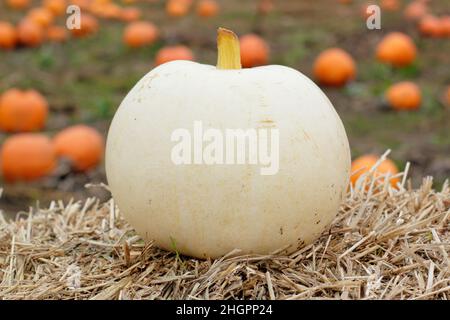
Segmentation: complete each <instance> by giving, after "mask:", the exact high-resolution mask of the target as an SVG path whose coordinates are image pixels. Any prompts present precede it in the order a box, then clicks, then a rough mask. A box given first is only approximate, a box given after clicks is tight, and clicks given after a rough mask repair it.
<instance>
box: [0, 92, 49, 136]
mask: <svg viewBox="0 0 450 320" xmlns="http://www.w3.org/2000/svg"><path fill="white" fill-rule="evenodd" d="M47 115H48V102H47V100H46V99H45V98H44V97H43V96H42V95H41V94H40V93H39V92H37V91H36V90H24V91H22V90H19V89H9V90H7V91H5V92H4V93H3V94H2V96H1V97H0V129H1V130H3V131H7V132H23V131H36V130H40V129H42V128H43V127H44V126H45V122H46V120H47Z"/></svg>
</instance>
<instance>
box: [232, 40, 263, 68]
mask: <svg viewBox="0 0 450 320" xmlns="http://www.w3.org/2000/svg"><path fill="white" fill-rule="evenodd" d="M239 41H240V44H241V63H242V66H243V67H244V68H252V67H256V66H262V65H265V64H267V63H268V62H269V56H270V49H269V46H268V45H267V43H266V41H265V40H264V39H263V38H261V37H260V36H257V35H256V34H247V35H244V36H242V37H241V38H240V39H239Z"/></svg>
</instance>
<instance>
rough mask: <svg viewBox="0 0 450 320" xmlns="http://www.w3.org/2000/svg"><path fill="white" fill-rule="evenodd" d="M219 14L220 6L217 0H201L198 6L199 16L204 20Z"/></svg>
mask: <svg viewBox="0 0 450 320" xmlns="http://www.w3.org/2000/svg"><path fill="white" fill-rule="evenodd" d="M218 13H219V5H218V4H217V2H216V1H215V0H200V1H199V3H198V4H197V15H198V16H200V17H202V18H211V17H214V16H216V15H217V14H218Z"/></svg>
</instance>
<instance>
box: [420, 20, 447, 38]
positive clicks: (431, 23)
mask: <svg viewBox="0 0 450 320" xmlns="http://www.w3.org/2000/svg"><path fill="white" fill-rule="evenodd" d="M419 31H420V33H421V34H423V35H424V36H427V37H433V38H439V37H442V36H444V35H445V31H444V30H443V28H442V24H441V21H440V20H439V18H437V17H435V16H433V15H427V16H425V17H423V18H422V19H421V20H420V22H419Z"/></svg>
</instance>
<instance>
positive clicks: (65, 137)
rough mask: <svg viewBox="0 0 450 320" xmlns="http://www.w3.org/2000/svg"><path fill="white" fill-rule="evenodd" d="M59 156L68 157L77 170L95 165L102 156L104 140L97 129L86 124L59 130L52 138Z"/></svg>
mask: <svg viewBox="0 0 450 320" xmlns="http://www.w3.org/2000/svg"><path fill="white" fill-rule="evenodd" d="M53 146H54V148H55V151H56V154H57V156H59V157H65V158H68V159H69V160H70V161H71V162H72V166H73V168H74V169H75V170H77V171H87V170H89V169H92V168H94V167H95V166H97V165H98V164H99V163H100V161H101V160H102V158H103V153H104V141H103V137H102V136H101V135H100V133H98V132H97V130H95V129H93V128H91V127H88V126H86V125H75V126H72V127H69V128H66V129H64V130H62V131H61V132H59V133H58V134H57V135H56V136H55V137H54V138H53Z"/></svg>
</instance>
